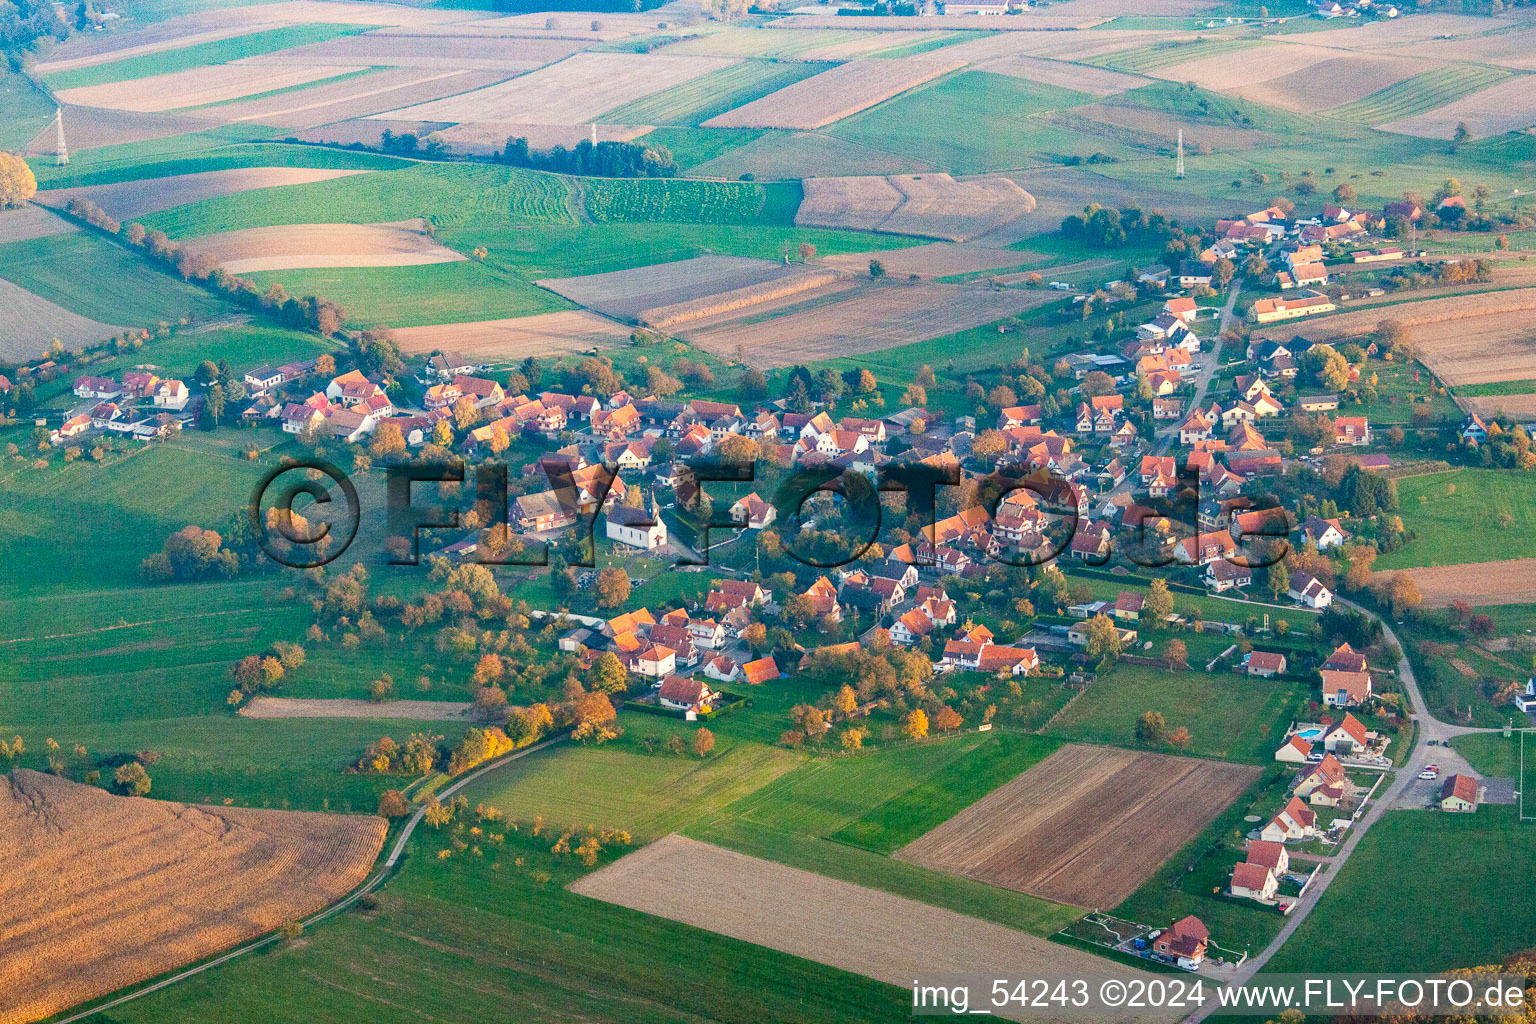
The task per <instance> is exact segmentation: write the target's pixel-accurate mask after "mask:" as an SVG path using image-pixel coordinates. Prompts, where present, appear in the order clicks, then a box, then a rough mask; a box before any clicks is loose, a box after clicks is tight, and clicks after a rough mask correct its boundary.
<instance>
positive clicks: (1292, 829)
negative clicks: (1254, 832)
mask: <svg viewBox="0 0 1536 1024" xmlns="http://www.w3.org/2000/svg"><path fill="white" fill-rule="evenodd" d="M1316 834H1317V814H1316V813H1315V812H1314V811H1313V810H1312V808H1310V807H1308V806H1307V805H1306V804H1304V803H1302V802H1301V800H1300V799H1299V798H1298V797H1294V796H1293V797H1291V801H1290V803H1288V804H1286V805H1285V807H1284V808H1283V809H1282V810H1281V811H1280V813H1279V814H1277V815H1275V816H1274V818H1273V819H1272V820H1271V821H1270V823H1269V824H1267V825H1265V826H1264V829H1263V831H1261V832H1260V833H1259V838H1260V839H1263V840H1264V841H1265V842H1270V843H1284V842H1295V841H1298V840H1302V839H1307V838H1310V837H1311V836H1314V835H1316Z"/></svg>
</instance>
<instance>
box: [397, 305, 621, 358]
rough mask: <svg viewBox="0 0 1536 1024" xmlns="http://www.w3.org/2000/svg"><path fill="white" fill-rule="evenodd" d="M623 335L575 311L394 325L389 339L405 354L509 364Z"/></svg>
mask: <svg viewBox="0 0 1536 1024" xmlns="http://www.w3.org/2000/svg"><path fill="white" fill-rule="evenodd" d="M629 333H630V332H629V328H627V327H625V326H623V325H622V324H616V323H614V322H613V321H612V320H606V319H604V318H603V317H600V316H597V315H596V314H594V313H589V312H587V311H586V310H584V309H576V310H567V311H565V312H561V313H540V314H539V315H537V316H522V317H513V318H510V319H506V320H478V321H474V322H470V323H461V324H434V325H432V326H430V327H397V328H395V341H396V342H398V343H399V345H400V351H402V352H404V353H406V354H407V355H421V354H425V353H429V352H436V351H439V350H442V349H451V350H453V351H455V352H462V353H464V354H465V355H467V356H474V357H476V358H479V359H484V360H486V361H487V362H502V363H513V362H517V361H519V360H522V359H526V358H527V357H528V356H548V355H557V354H559V353H562V352H574V353H582V352H586V351H587V350H588V349H592V348H613V347H615V346H618V345H625V344H628V343H629Z"/></svg>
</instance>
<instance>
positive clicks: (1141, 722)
mask: <svg viewBox="0 0 1536 1024" xmlns="http://www.w3.org/2000/svg"><path fill="white" fill-rule="evenodd" d="M1167 725H1168V724H1167V722H1165V721H1164V720H1163V715H1162V712H1160V711H1143V712H1142V713H1141V717H1139V718H1137V719H1136V742H1137V743H1140V744H1141V745H1142V746H1146V747H1151V746H1156V745H1157V744H1159V743H1161V742H1162V741H1163V731H1164V730H1165V729H1166V728H1167Z"/></svg>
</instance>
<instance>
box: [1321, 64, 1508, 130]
mask: <svg viewBox="0 0 1536 1024" xmlns="http://www.w3.org/2000/svg"><path fill="white" fill-rule="evenodd" d="M1425 63H1426V64H1429V65H1431V67H1430V70H1428V71H1424V72H1421V73H1420V74H1417V75H1414V76H1413V77H1412V78H1405V79H1403V80H1402V81H1401V82H1398V83H1397V84H1396V85H1390V86H1388V87H1387V88H1385V89H1382V90H1381V91H1379V92H1374V93H1372V94H1371V95H1369V96H1367V97H1365V98H1364V99H1359V100H1355V101H1354V102H1353V103H1345V104H1343V105H1342V106H1337V107H1331V108H1329V109H1328V110H1325V111H1323V113H1324V114H1325V115H1327V116H1329V117H1339V118H1343V119H1345V120H1347V121H1358V122H1360V123H1361V124H1369V125H1382V124H1386V123H1387V122H1390V121H1406V120H1408V119H1409V118H1414V117H1418V116H1419V115H1421V114H1433V113H1434V112H1435V111H1436V110H1438V109H1439V108H1440V107H1444V106H1447V105H1449V104H1451V103H1454V102H1456V101H1457V100H1460V99H1464V98H1466V97H1468V96H1472V95H1474V94H1475V93H1479V92H1481V91H1482V90H1484V89H1487V88H1488V87H1490V86H1492V85H1496V84H1498V83H1499V82H1504V81H1508V80H1509V79H1510V73H1509V72H1508V71H1504V70H1503V69H1501V68H1491V67H1475V66H1468V65H1464V64H1439V65H1436V64H1434V63H1433V62H1432V61H1426V62H1425Z"/></svg>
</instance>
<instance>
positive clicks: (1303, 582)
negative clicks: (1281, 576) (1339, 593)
mask: <svg viewBox="0 0 1536 1024" xmlns="http://www.w3.org/2000/svg"><path fill="white" fill-rule="evenodd" d="M1286 595H1287V596H1288V597H1290V599H1291V600H1292V601H1295V602H1296V603H1297V604H1300V605H1304V606H1305V607H1307V608H1311V609H1314V610H1316V611H1322V610H1323V609H1324V608H1327V607H1328V606H1329V605H1330V604H1332V603H1333V591H1331V590H1329V589H1328V588H1327V587H1325V586H1323V584H1322V581H1321V580H1319V579H1317V578H1316V577H1315V576H1309V575H1307V574H1306V573H1304V572H1299V573H1296V574H1295V575H1294V576H1292V577H1291V584H1290V588H1289V589H1288V590H1286Z"/></svg>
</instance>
